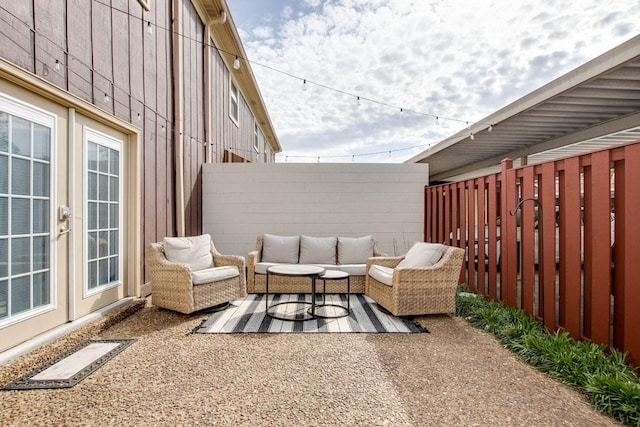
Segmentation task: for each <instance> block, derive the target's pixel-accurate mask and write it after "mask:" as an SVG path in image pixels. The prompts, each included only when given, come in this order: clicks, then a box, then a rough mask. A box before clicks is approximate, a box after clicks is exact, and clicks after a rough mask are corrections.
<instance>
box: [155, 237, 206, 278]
mask: <svg viewBox="0 0 640 427" xmlns="http://www.w3.org/2000/svg"><path fill="white" fill-rule="evenodd" d="M164 255H165V256H166V257H167V259H168V260H169V261H171V262H181V263H184V264H189V267H191V271H198V270H203V269H205V268H211V267H214V264H213V257H212V256H211V236H210V235H209V234H203V235H202V236H193V237H165V238H164Z"/></svg>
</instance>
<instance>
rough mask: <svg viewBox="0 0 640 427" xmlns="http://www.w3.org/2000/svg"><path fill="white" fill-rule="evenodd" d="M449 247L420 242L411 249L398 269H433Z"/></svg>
mask: <svg viewBox="0 0 640 427" xmlns="http://www.w3.org/2000/svg"><path fill="white" fill-rule="evenodd" d="M446 250H447V247H446V246H445V245H442V244H440V243H424V242H418V243H416V244H415V245H413V246H412V247H411V249H409V251H408V252H407V253H406V255H405V256H404V259H403V260H402V261H400V263H399V264H398V266H397V267H396V268H416V267H431V266H432V265H434V264H435V263H437V262H438V261H440V258H442V255H444V253H445V251H446Z"/></svg>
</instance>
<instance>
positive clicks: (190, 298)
mask: <svg viewBox="0 0 640 427" xmlns="http://www.w3.org/2000/svg"><path fill="white" fill-rule="evenodd" d="M146 255H147V259H146V262H147V266H148V267H149V273H150V276H151V293H152V294H151V300H152V303H153V304H154V305H156V306H158V307H163V308H167V309H170V310H174V311H178V312H180V313H184V314H189V313H193V312H194V311H198V310H202V309H205V308H209V307H213V306H216V305H219V304H223V303H225V302H229V301H233V300H235V299H238V298H242V297H244V296H245V295H247V283H246V278H245V265H244V257H241V256H236V255H222V254H221V253H219V252H218V251H217V250H216V248H215V247H214V245H213V242H212V243H211V256H212V257H213V262H214V263H215V268H216V269H224V268H225V267H228V266H235V267H237V273H238V274H235V269H233V270H234V274H235V276H234V277H229V278H222V279H220V280H216V281H212V282H207V283H201V284H195V285H194V279H193V272H192V271H191V267H190V266H189V264H186V263H177V262H171V261H169V260H167V258H166V257H165V253H164V243H162V242H160V243H150V244H149V245H147V254H146Z"/></svg>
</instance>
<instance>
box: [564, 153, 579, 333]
mask: <svg viewBox="0 0 640 427" xmlns="http://www.w3.org/2000/svg"><path fill="white" fill-rule="evenodd" d="M560 189H561V193H560V213H561V215H560V324H561V326H562V327H564V328H565V329H566V330H567V331H568V332H569V333H570V334H571V336H573V337H574V338H579V337H580V335H581V333H580V306H581V304H580V302H581V300H580V288H581V259H580V258H581V250H582V248H581V237H580V221H581V210H580V160H579V158H578V157H571V158H568V159H565V160H564V171H563V173H562V175H561V180H560Z"/></svg>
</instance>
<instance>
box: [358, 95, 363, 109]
mask: <svg viewBox="0 0 640 427" xmlns="http://www.w3.org/2000/svg"><path fill="white" fill-rule="evenodd" d="M361 105H362V103H361V102H360V97H358V107H359V106H361Z"/></svg>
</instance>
